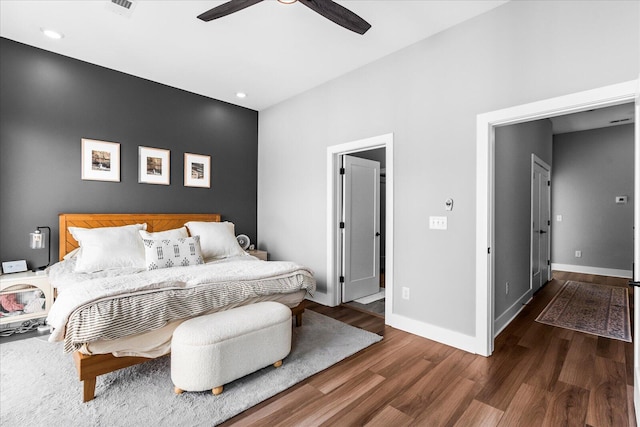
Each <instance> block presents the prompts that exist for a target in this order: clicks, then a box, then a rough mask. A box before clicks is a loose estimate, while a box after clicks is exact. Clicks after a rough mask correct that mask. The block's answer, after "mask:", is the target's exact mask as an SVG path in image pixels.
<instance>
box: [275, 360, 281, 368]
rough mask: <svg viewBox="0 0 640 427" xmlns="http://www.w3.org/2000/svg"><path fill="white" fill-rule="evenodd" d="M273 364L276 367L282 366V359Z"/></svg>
mask: <svg viewBox="0 0 640 427" xmlns="http://www.w3.org/2000/svg"><path fill="white" fill-rule="evenodd" d="M273 366H275V367H276V368H279V367H280V366H282V360H278V361H277V362H276V363H274V364H273Z"/></svg>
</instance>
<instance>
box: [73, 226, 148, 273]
mask: <svg viewBox="0 0 640 427" xmlns="http://www.w3.org/2000/svg"><path fill="white" fill-rule="evenodd" d="M146 228H147V224H134V225H125V226H123V227H100V228H79V227H69V232H70V233H71V235H72V236H73V238H74V239H76V240H77V241H78V243H80V249H81V251H80V252H79V253H78V256H77V260H76V267H75V271H76V272H78V273H91V272H94V271H101V270H106V269H109V268H124V267H139V268H144V267H145V262H144V246H143V245H142V239H141V238H140V234H138V231H139V230H144V229H146Z"/></svg>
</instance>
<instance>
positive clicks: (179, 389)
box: [173, 387, 184, 394]
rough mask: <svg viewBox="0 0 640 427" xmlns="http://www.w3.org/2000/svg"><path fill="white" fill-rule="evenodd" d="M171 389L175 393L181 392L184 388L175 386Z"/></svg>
mask: <svg viewBox="0 0 640 427" xmlns="http://www.w3.org/2000/svg"><path fill="white" fill-rule="evenodd" d="M173 391H174V392H175V393H176V394H182V392H183V391H184V390H182V389H181V388H180V387H175V388H174V389H173Z"/></svg>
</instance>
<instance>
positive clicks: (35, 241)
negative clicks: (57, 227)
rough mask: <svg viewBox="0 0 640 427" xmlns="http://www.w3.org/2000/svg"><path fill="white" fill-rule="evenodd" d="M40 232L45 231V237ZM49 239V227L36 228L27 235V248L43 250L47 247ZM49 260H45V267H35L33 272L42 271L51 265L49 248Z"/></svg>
mask: <svg viewBox="0 0 640 427" xmlns="http://www.w3.org/2000/svg"><path fill="white" fill-rule="evenodd" d="M41 230H47V236H45V235H44V234H43V233H42V231H41ZM50 239H51V228H49V227H46V226H45V227H36V230H35V231H33V232H31V233H29V247H30V248H31V249H44V248H46V247H47V240H50ZM48 252H49V258H48V260H47V265H43V266H42V267H37V268H35V269H34V270H33V271H36V270H44V269H45V268H47V267H48V266H49V264H51V248H49V251H48Z"/></svg>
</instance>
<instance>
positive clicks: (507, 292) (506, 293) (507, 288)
mask: <svg viewBox="0 0 640 427" xmlns="http://www.w3.org/2000/svg"><path fill="white" fill-rule="evenodd" d="M504 294H505V295H509V282H507V283H505V284H504Z"/></svg>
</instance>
